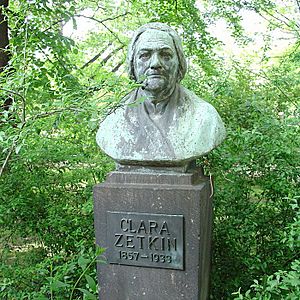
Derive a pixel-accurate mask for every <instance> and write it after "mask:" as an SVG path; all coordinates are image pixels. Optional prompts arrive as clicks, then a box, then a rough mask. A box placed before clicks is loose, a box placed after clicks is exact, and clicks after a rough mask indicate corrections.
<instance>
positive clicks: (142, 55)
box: [139, 52, 150, 60]
mask: <svg viewBox="0 0 300 300" xmlns="http://www.w3.org/2000/svg"><path fill="white" fill-rule="evenodd" d="M139 58H140V59H142V60H147V59H149V58H150V53H149V52H143V53H141V54H140V55H139Z"/></svg>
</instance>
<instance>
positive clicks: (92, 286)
mask: <svg viewBox="0 0 300 300" xmlns="http://www.w3.org/2000/svg"><path fill="white" fill-rule="evenodd" d="M85 279H86V281H87V282H88V286H89V288H90V289H91V290H92V291H93V292H94V293H96V292H97V284H96V282H95V280H94V279H93V278H92V277H91V276H89V275H85Z"/></svg>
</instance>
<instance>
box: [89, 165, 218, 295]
mask: <svg viewBox="0 0 300 300" xmlns="http://www.w3.org/2000/svg"><path fill="white" fill-rule="evenodd" d="M94 213H95V231H96V242H97V244H98V245H99V246H101V247H105V248H107V251H106V252H105V256H106V257H107V260H108V263H107V264H99V265H98V280H99V285H100V296H99V297H100V298H99V299H101V300H142V299H144V300H170V299H172V300H179V299H185V300H199V299H200V300H206V299H207V298H208V286H209V274H210V262H211V258H210V247H211V229H212V199H211V198H210V182H209V180H208V178H207V177H204V176H203V175H202V174H201V172H200V171H199V170H194V171H192V172H190V173H176V172H173V173H172V172H169V173H164V172H162V171H159V172H155V171H151V172H150V171H149V172H148V173H147V171H145V172H124V171H122V172H120V171H119V172H112V173H110V174H109V176H108V178H107V180H106V181H105V182H104V183H102V184H99V185H97V186H95V188H94Z"/></svg>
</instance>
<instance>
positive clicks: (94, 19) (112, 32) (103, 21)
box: [75, 12, 129, 45]
mask: <svg viewBox="0 0 300 300" xmlns="http://www.w3.org/2000/svg"><path fill="white" fill-rule="evenodd" d="M127 14H129V12H126V13H124V14H122V15H118V16H115V17H111V18H106V19H104V20H98V19H96V18H94V17H89V16H85V15H81V14H78V15H75V16H76V17H82V18H86V19H89V20H92V21H95V22H97V23H100V24H102V26H104V27H105V28H106V29H107V30H108V31H109V32H110V33H111V34H112V35H113V36H114V37H115V38H116V39H117V40H118V42H119V43H120V44H121V45H124V43H123V42H122V41H121V40H120V38H119V37H118V35H117V34H116V33H115V32H114V31H113V30H111V29H110V28H109V27H108V26H107V25H105V24H104V23H105V22H106V21H113V20H115V19H117V18H120V17H123V16H126V15H127Z"/></svg>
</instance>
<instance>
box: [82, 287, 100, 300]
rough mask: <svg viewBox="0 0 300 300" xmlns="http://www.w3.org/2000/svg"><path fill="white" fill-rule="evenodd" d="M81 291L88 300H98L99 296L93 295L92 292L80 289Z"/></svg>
mask: <svg viewBox="0 0 300 300" xmlns="http://www.w3.org/2000/svg"><path fill="white" fill-rule="evenodd" d="M78 290H79V291H81V292H82V293H83V295H84V296H85V299H86V300H97V296H95V295H94V294H92V293H91V292H89V291H88V290H86V289H81V288H78Z"/></svg>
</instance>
